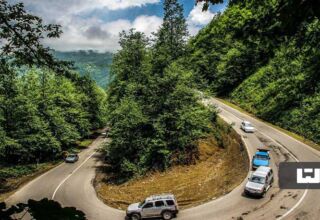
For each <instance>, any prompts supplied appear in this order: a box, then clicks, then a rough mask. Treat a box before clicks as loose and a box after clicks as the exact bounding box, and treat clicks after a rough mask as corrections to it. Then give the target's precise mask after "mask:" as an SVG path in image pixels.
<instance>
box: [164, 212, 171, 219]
mask: <svg viewBox="0 0 320 220" xmlns="http://www.w3.org/2000/svg"><path fill="white" fill-rule="evenodd" d="M162 218H163V219H164V220H170V219H172V213H171V212H169V211H164V212H163V213H162Z"/></svg>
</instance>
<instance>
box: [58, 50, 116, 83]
mask: <svg viewBox="0 0 320 220" xmlns="http://www.w3.org/2000/svg"><path fill="white" fill-rule="evenodd" d="M54 56H55V57H57V58H58V59H60V60H64V61H70V62H74V66H75V68H76V70H77V71H78V72H79V73H80V75H81V76H84V75H89V76H90V77H91V78H92V79H93V80H94V81H96V82H97V84H98V85H99V86H101V87H102V88H106V87H107V85H108V82H109V69H110V65H111V63H112V57H113V55H112V53H110V52H104V53H98V52H95V51H92V50H89V51H84V50H80V51H70V52H61V51H55V52H54Z"/></svg>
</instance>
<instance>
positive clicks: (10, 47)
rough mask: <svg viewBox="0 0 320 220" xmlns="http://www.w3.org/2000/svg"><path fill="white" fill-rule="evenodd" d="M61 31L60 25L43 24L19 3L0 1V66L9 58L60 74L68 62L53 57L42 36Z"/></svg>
mask: <svg viewBox="0 0 320 220" xmlns="http://www.w3.org/2000/svg"><path fill="white" fill-rule="evenodd" d="M61 33H62V31H61V27H60V25H56V24H48V25H45V24H43V22H42V19H41V18H39V17H37V16H34V15H31V14H29V13H27V12H26V10H25V9H24V5H23V3H18V4H8V2H7V1H6V0H1V1H0V42H1V43H0V56H1V57H0V61H1V65H2V63H4V62H5V60H6V59H8V57H10V59H11V62H14V64H15V65H29V66H32V65H38V66H45V67H47V68H50V69H54V70H55V71H56V72H57V73H64V72H65V71H66V68H67V67H70V65H69V64H68V63H67V62H63V61H58V60H56V59H55V58H54V57H53V56H52V55H51V53H50V49H49V48H48V47H44V46H43V44H42V43H41V40H42V39H44V38H58V37H59V36H60V34H61Z"/></svg>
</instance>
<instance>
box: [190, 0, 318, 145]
mask: <svg viewBox="0 0 320 220" xmlns="http://www.w3.org/2000/svg"><path fill="white" fill-rule="evenodd" d="M319 16H320V10H319V7H317V6H316V1H314V0H308V1H302V0H291V1H284V0H276V1H257V0H251V1H230V4H229V7H228V8H227V9H226V11H225V12H224V13H223V14H220V15H218V16H216V17H215V18H214V19H213V21H212V22H211V23H210V24H209V25H208V26H207V27H206V28H204V29H203V30H202V31H201V32H200V33H199V34H198V35H197V36H196V37H195V38H194V39H192V40H191V42H190V47H191V53H192V54H191V56H190V57H191V58H190V62H192V63H193V65H192V67H191V68H192V69H193V71H194V72H195V75H196V80H197V81H198V82H199V84H200V85H201V86H203V85H205V86H207V87H208V88H209V89H210V90H211V91H212V92H213V93H215V94H217V95H218V96H221V97H227V98H229V99H231V100H232V101H233V102H235V103H236V104H237V105H240V106H241V107H243V108H245V109H246V110H248V111H250V112H252V113H254V114H256V115H257V116H259V117H261V118H263V119H265V120H269V121H271V122H273V123H275V124H278V125H280V126H282V127H284V128H286V129H288V130H291V131H294V132H296V133H299V134H301V135H303V136H304V137H306V138H308V139H311V140H313V141H315V142H317V143H320V135H319V134H320V82H319V79H320V73H319V69H320V68H319V67H320V51H319V48H320V43H319V39H320V38H319V37H320V21H319ZM199 79H200V80H199Z"/></svg>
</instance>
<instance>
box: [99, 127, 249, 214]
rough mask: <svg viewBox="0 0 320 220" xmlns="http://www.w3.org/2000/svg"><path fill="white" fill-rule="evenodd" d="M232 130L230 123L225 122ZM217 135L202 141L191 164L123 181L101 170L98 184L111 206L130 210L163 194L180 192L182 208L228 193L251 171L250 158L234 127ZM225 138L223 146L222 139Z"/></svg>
mask: <svg viewBox="0 0 320 220" xmlns="http://www.w3.org/2000/svg"><path fill="white" fill-rule="evenodd" d="M224 129H226V130H229V129H230V126H228V125H225V126H224ZM215 136H216V134H212V135H211V136H210V137H208V138H206V139H203V140H201V141H199V144H198V149H199V155H198V160H197V161H196V163H195V164H193V165H189V166H175V167H172V168H171V169H169V170H167V171H166V172H150V173H148V174H147V175H146V176H144V177H139V178H136V179H132V180H130V181H128V182H125V183H122V184H116V183H114V181H113V179H112V176H111V175H110V174H108V173H106V172H103V171H104V170H102V172H98V174H97V176H96V179H95V187H96V191H97V193H98V196H99V197H100V198H101V199H102V200H103V201H104V202H105V203H106V204H107V205H109V206H111V207H114V208H118V209H126V208H127V206H128V205H129V204H131V203H133V202H139V201H142V200H143V199H145V198H146V197H148V196H150V195H153V194H159V193H173V194H175V195H176V197H177V200H178V202H179V205H180V207H181V208H187V207H191V206H195V205H198V204H201V203H204V202H206V201H209V200H212V199H215V198H217V197H219V196H221V195H224V194H226V193H228V192H230V191H231V190H232V189H234V188H235V187H236V186H238V185H239V184H240V183H241V182H242V181H243V179H244V178H245V177H246V175H247V172H248V169H249V168H248V157H247V154H246V151H245V150H244V149H243V147H241V144H240V142H241V141H240V137H239V136H238V135H237V134H236V133H235V132H234V131H233V130H232V129H231V130H230V131H229V133H227V132H226V133H224V135H222V136H221V140H219V141H217V139H216V137H215ZM221 141H223V147H221V144H220V143H219V142H221Z"/></svg>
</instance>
